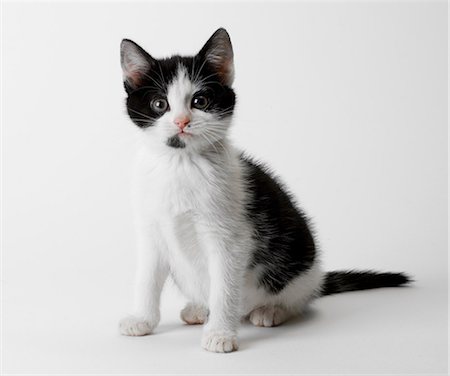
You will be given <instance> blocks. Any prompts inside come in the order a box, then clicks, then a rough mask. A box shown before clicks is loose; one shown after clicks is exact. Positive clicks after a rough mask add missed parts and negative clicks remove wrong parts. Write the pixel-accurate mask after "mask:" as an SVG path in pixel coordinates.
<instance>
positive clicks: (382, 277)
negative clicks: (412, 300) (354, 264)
mask: <svg viewBox="0 0 450 376" xmlns="http://www.w3.org/2000/svg"><path fill="white" fill-rule="evenodd" d="M411 282H412V279H411V278H410V277H409V276H408V275H406V274H404V273H379V272H374V271H354V270H348V271H335V272H328V273H326V274H325V280H324V283H323V285H322V296H324V295H331V294H338V293H341V292H346V291H356V290H368V289H376V288H379V287H397V286H404V285H407V284H409V283H411Z"/></svg>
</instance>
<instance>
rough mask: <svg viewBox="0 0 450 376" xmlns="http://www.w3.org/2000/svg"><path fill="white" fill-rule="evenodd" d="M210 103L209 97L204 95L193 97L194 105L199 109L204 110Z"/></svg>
mask: <svg viewBox="0 0 450 376" xmlns="http://www.w3.org/2000/svg"><path fill="white" fill-rule="evenodd" d="M208 104H209V101H208V98H206V97H204V96H203V95H196V96H195V97H194V98H192V107H194V108H197V109H199V110H204V109H205V108H206V107H208Z"/></svg>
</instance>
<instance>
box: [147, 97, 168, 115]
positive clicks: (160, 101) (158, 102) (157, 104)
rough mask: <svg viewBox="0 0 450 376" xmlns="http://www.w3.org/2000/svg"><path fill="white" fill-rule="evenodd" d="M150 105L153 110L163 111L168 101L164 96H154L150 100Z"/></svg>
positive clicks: (165, 109)
mask: <svg viewBox="0 0 450 376" xmlns="http://www.w3.org/2000/svg"><path fill="white" fill-rule="evenodd" d="M150 106H151V107H152V109H153V110H154V111H156V112H159V113H163V112H166V111H167V109H168V108H169V103H167V100H166V99H164V98H155V99H153V100H152V101H151V102H150Z"/></svg>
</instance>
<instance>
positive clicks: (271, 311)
mask: <svg viewBox="0 0 450 376" xmlns="http://www.w3.org/2000/svg"><path fill="white" fill-rule="evenodd" d="M292 315H293V314H292V313H291V312H289V311H288V310H287V309H285V308H283V307H281V306H276V305H266V306H262V307H258V308H256V309H254V310H253V311H251V312H250V315H249V320H250V322H251V323H252V324H253V325H255V326H264V327H271V326H278V325H280V324H282V323H283V322H285V321H286V320H287V319H289V318H290V317H291V316H292Z"/></svg>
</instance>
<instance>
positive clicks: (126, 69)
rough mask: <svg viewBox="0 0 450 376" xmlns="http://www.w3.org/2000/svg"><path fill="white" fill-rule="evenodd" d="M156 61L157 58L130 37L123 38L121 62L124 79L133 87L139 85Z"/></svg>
mask: <svg viewBox="0 0 450 376" xmlns="http://www.w3.org/2000/svg"><path fill="white" fill-rule="evenodd" d="M154 62H155V60H154V59H153V58H152V57H151V56H150V55H149V54H148V53H147V52H146V51H145V50H144V49H143V48H142V47H141V46H139V45H137V44H136V43H134V42H133V41H131V40H129V39H124V40H122V43H121V44H120V64H121V65H122V71H123V80H124V81H125V83H126V84H128V85H129V86H130V87H131V88H132V89H136V88H137V87H139V85H140V84H141V82H142V80H143V78H144V77H145V75H146V74H148V72H149V71H150V69H151V67H152V65H153V64H154Z"/></svg>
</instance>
